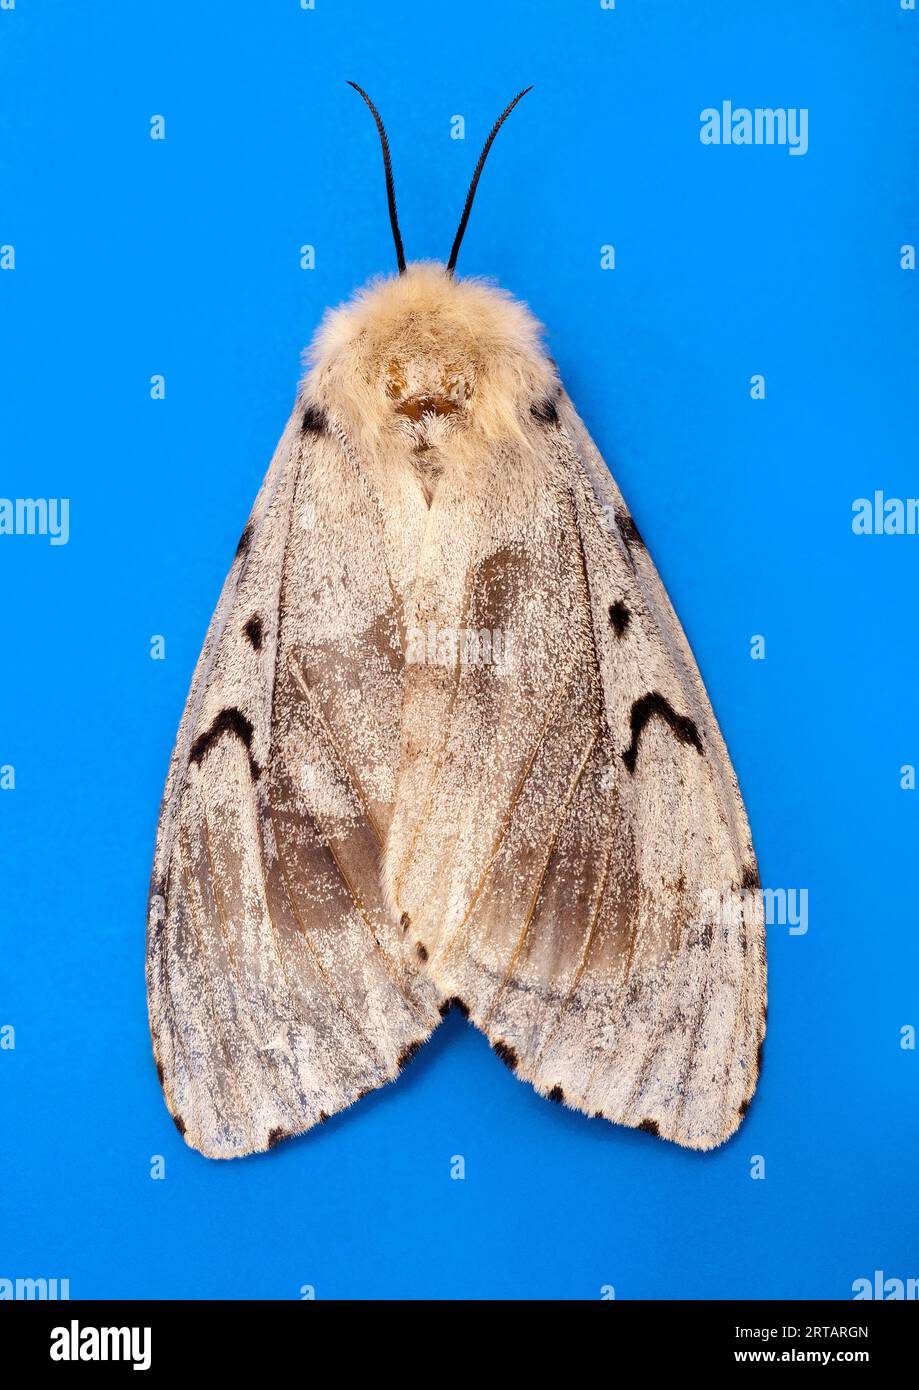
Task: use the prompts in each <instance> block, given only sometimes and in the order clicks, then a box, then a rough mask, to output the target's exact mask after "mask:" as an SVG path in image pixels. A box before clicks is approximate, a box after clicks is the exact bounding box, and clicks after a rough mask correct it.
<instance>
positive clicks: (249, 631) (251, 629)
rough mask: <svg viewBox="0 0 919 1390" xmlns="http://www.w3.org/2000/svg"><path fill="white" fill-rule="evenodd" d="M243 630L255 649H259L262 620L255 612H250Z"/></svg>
mask: <svg viewBox="0 0 919 1390" xmlns="http://www.w3.org/2000/svg"><path fill="white" fill-rule="evenodd" d="M243 632H245V634H246V636H247V637H248V639H249V641H250V642H251V643H252V645H253V647H254V648H255V650H256V651H260V650H261V647H262V620H261V618H260V617H259V616H258V614H257V613H253V614H252V617H251V618H250V619H249V621H248V622H247V623H246V626H245V627H244V628H243Z"/></svg>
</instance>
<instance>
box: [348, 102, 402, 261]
mask: <svg viewBox="0 0 919 1390" xmlns="http://www.w3.org/2000/svg"><path fill="white" fill-rule="evenodd" d="M348 86H349V87H353V88H354V90H355V91H356V92H358V93H359V94H360V95H361V96H362V97H363V98H364V100H365V101H366V103H367V105H368V106H369V107H370V114H371V115H372V116H373V119H374V120H375V121H376V123H377V130H378V131H379V132H380V144H381V145H382V146H383V169H384V171H385V173H386V201H387V202H388V203H389V222H390V226H391V227H392V237H393V241H394V242H395V243H396V260H397V261H398V263H399V274H400V275H401V274H402V273H403V271H404V270H405V251H404V250H403V248H402V234H401V232H400V231H399V219H398V217H397V216H396V189H395V185H394V184H393V180H392V161H391V159H390V157H389V141H388V140H387V138H386V131H385V129H384V127H383V122H382V120H381V119H380V113H379V111H378V110H377V108H376V107H375V106H374V104H373V102H372V101H371V100H370V98H369V96H368V95H367V93H366V92H365V91H364V89H363V87H359V86H358V85H357V83H356V82H348Z"/></svg>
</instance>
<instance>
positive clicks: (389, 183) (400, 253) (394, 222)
mask: <svg viewBox="0 0 919 1390" xmlns="http://www.w3.org/2000/svg"><path fill="white" fill-rule="evenodd" d="M348 86H349V87H353V88H354V90H355V91H356V92H358V93H360V95H361V96H362V97H363V98H364V100H365V101H366V103H367V105H368V106H369V107H370V113H371V115H372V116H373V119H374V120H375V121H376V123H377V130H378V131H379V132H380V144H381V145H382V146H383V169H384V171H385V173H386V200H387V202H388V203H389V222H390V225H391V227H392V236H393V241H394V242H395V243H396V260H397V261H398V263H399V274H400V275H401V274H402V273H403V271H404V270H405V251H404V250H403V249H402V234H401V232H400V231H399V219H398V217H397V216H396V189H395V185H394V184H393V180H392V161H391V159H390V157H389V141H388V140H387V138H386V131H385V129H384V127H383V122H382V120H381V119H380V113H379V111H378V110H377V108H376V107H375V106H374V104H373V102H372V101H371V100H370V98H369V96H368V95H367V93H366V92H365V91H364V89H363V87H359V86H358V85H357V83H356V82H348ZM509 109H510V108H508V110H509Z"/></svg>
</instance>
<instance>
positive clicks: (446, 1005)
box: [439, 994, 469, 1018]
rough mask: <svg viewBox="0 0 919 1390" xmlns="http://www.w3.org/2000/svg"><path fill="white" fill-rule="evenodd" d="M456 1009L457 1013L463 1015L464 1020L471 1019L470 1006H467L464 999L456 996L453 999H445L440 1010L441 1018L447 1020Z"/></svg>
mask: <svg viewBox="0 0 919 1390" xmlns="http://www.w3.org/2000/svg"><path fill="white" fill-rule="evenodd" d="M454 1009H456V1011H457V1013H461V1014H462V1015H463V1018H468V1017H469V1005H468V1004H465V1003H464V1002H463V1000H462V999H459V998H458V997H457V996H456V995H455V994H454V996H453V998H452V999H445V1000H444V1001H443V1003H442V1004H441V1006H440V1010H439V1012H440V1016H441V1018H446V1017H447V1014H449V1013H452V1012H453V1010H454Z"/></svg>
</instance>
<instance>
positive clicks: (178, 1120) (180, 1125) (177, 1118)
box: [172, 1115, 185, 1134]
mask: <svg viewBox="0 0 919 1390" xmlns="http://www.w3.org/2000/svg"><path fill="white" fill-rule="evenodd" d="M172 1123H173V1124H174V1125H175V1127H176V1129H177V1130H178V1131H179V1133H180V1134H184V1133H185V1121H184V1120H183V1119H182V1116H181V1115H173V1117H172Z"/></svg>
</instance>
